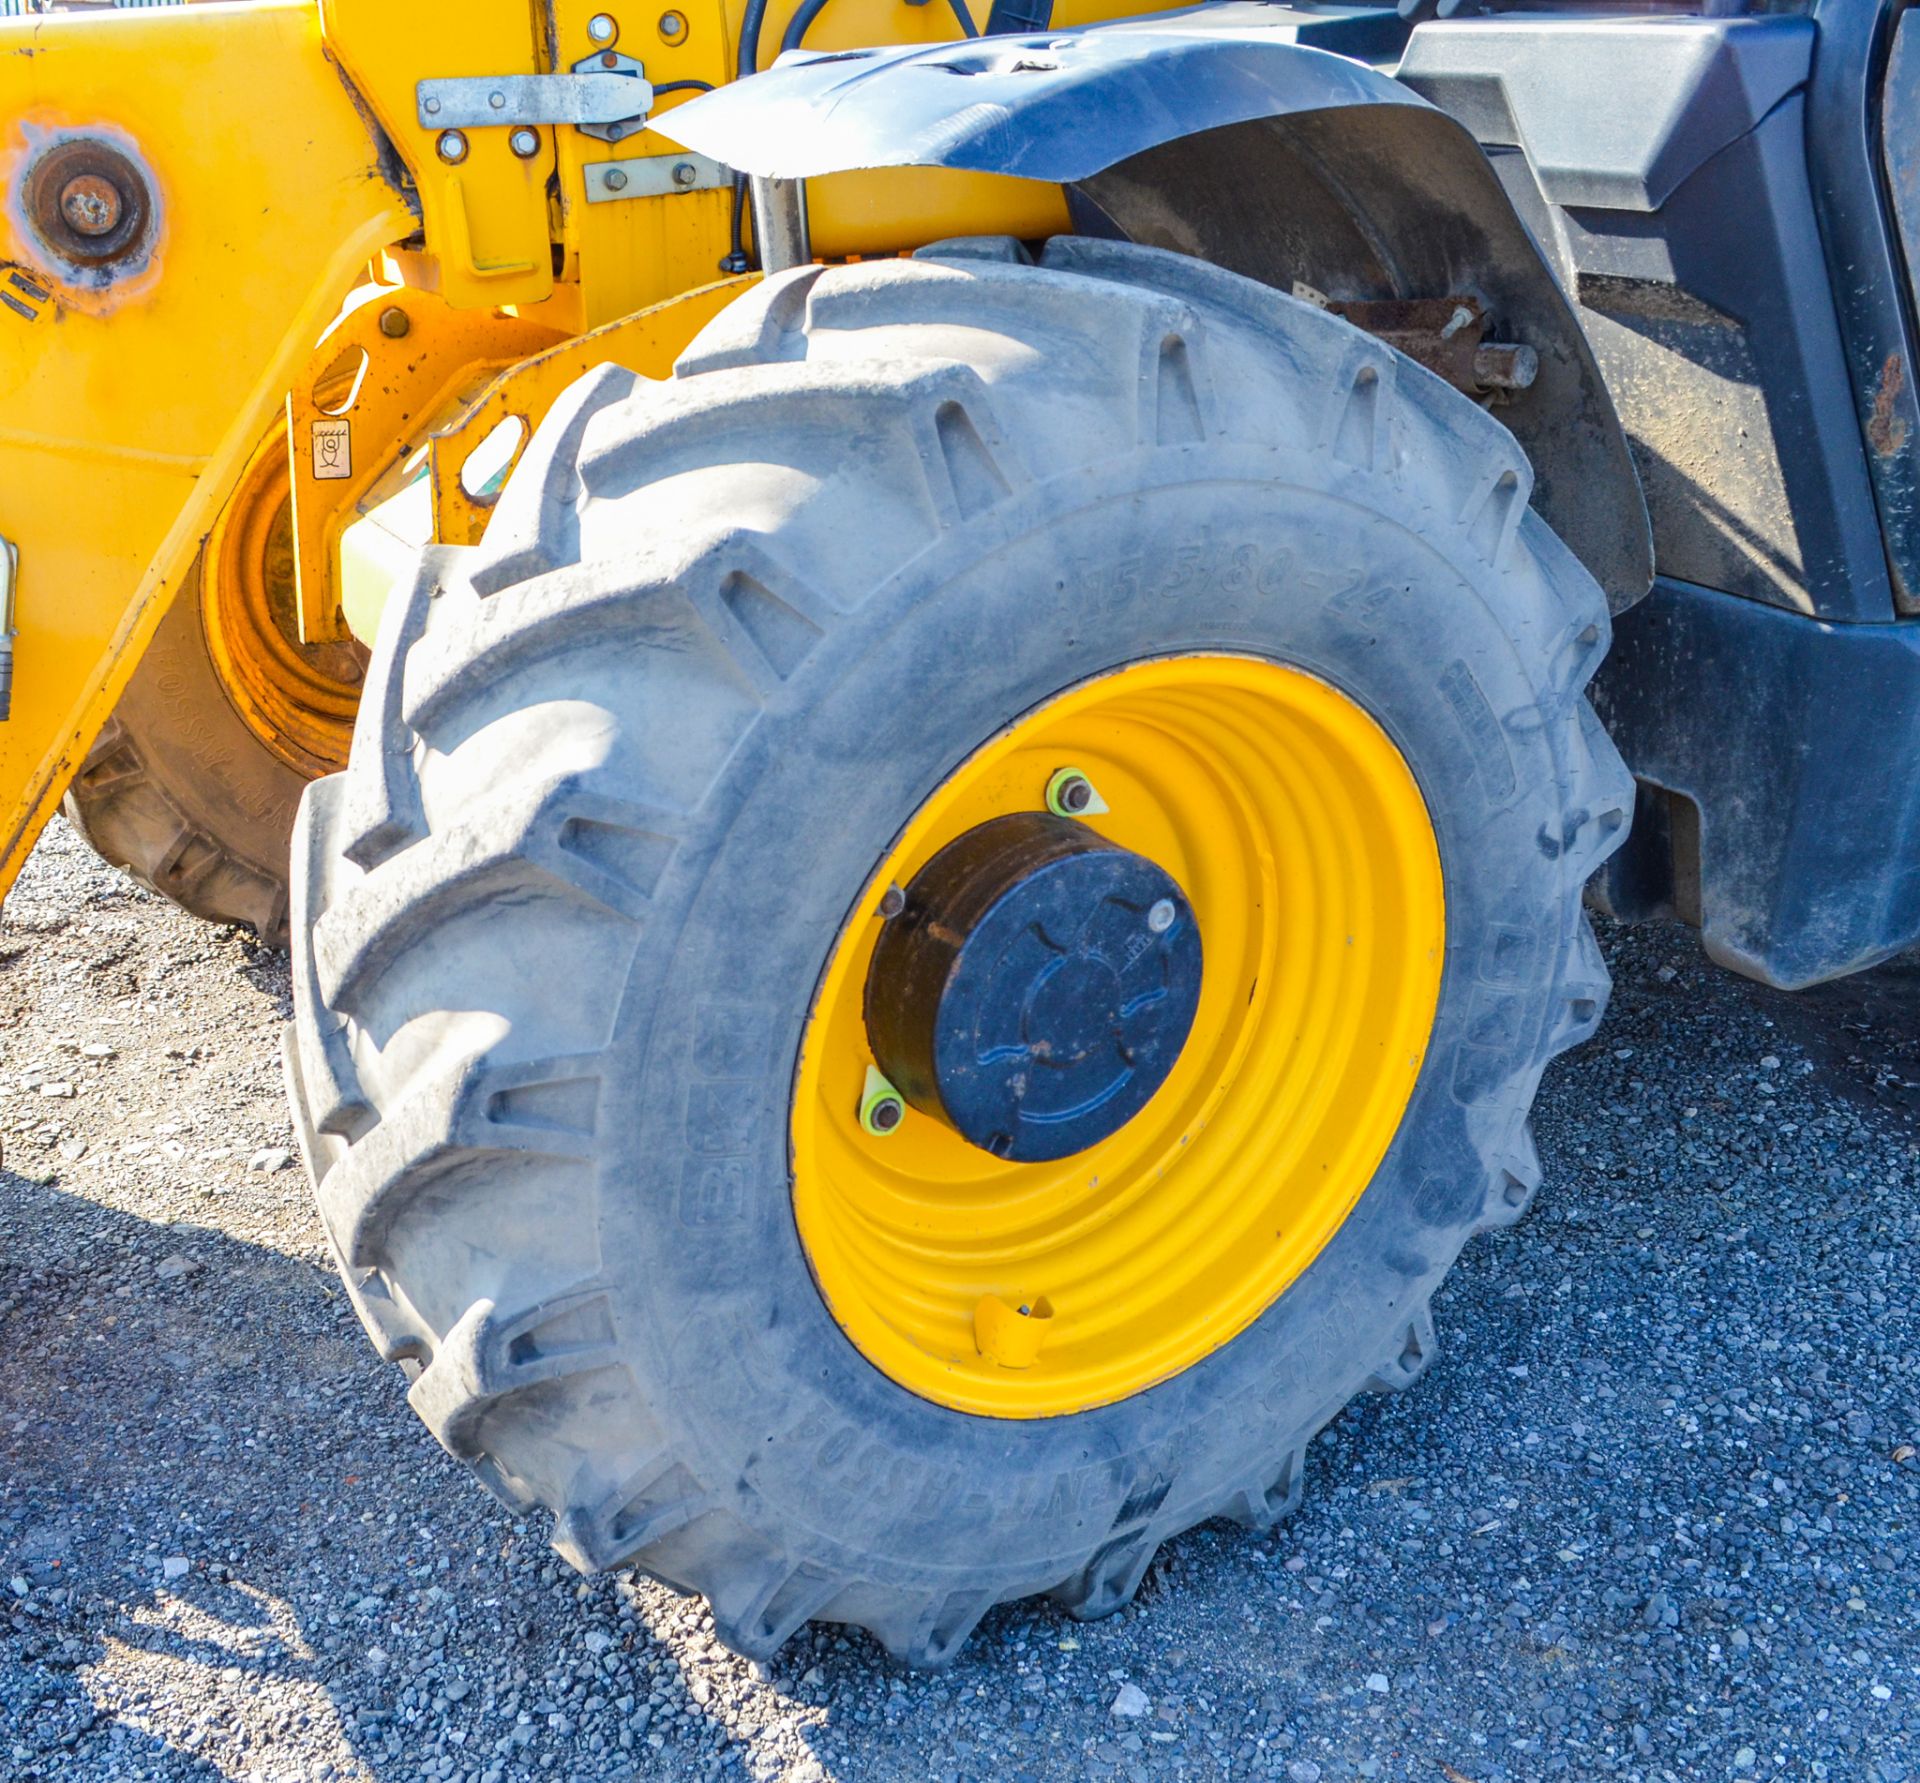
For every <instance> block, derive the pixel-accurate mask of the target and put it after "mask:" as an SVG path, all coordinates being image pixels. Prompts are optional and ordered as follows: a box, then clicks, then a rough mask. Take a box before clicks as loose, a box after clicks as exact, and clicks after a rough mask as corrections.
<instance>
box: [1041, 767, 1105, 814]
mask: <svg viewBox="0 0 1920 1783" xmlns="http://www.w3.org/2000/svg"><path fill="white" fill-rule="evenodd" d="M1106 808H1107V802H1106V800H1105V799H1103V798H1102V797H1101V796H1100V795H1099V793H1097V792H1096V791H1095V790H1094V786H1093V782H1092V781H1091V780H1089V779H1088V778H1087V777H1086V775H1085V774H1083V773H1081V771H1080V770H1079V769H1078V768H1056V769H1055V770H1054V773H1053V777H1052V778H1051V779H1050V780H1048V782H1047V809H1048V810H1049V811H1051V812H1052V813H1053V814H1054V816H1055V817H1098V816H1099V815H1100V813H1101V812H1103V811H1105V810H1106Z"/></svg>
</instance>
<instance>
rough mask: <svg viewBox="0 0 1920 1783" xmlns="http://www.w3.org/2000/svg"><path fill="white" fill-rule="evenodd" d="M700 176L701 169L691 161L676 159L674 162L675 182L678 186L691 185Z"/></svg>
mask: <svg viewBox="0 0 1920 1783" xmlns="http://www.w3.org/2000/svg"><path fill="white" fill-rule="evenodd" d="M699 177H700V169H699V168H697V167H695V166H694V164H693V163H692V162H691V161H676V162H674V164H673V183H674V184H675V185H676V186H690V185H692V184H693V182H694V181H695V180H697V179H698V178H699Z"/></svg>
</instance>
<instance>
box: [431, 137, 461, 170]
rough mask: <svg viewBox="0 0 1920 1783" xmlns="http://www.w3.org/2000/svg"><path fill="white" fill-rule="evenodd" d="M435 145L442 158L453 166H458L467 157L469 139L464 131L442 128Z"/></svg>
mask: <svg viewBox="0 0 1920 1783" xmlns="http://www.w3.org/2000/svg"><path fill="white" fill-rule="evenodd" d="M433 146H434V149H435V151H436V152H437V153H438V154H439V156H440V159H441V160H442V161H445V162H446V163H447V164H448V165H449V166H451V167H458V166H459V165H460V163H461V162H462V161H464V160H465V159H466V158H467V139H466V135H465V133H464V132H462V131H459V130H442V131H441V132H440V139H439V141H438V142H436V143H435V144H434V145H433Z"/></svg>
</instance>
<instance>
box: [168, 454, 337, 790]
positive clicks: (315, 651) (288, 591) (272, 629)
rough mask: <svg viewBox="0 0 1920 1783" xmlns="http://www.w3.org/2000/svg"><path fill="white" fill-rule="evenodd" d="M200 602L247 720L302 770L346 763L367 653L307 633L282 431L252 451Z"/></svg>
mask: <svg viewBox="0 0 1920 1783" xmlns="http://www.w3.org/2000/svg"><path fill="white" fill-rule="evenodd" d="M200 611H201V616H202V619H203V621H204V624H205V627H206V634H207V650H208V654H209V656H210V657H211V659H212V662H213V667H214V672H215V673H216V674H217V675H218V676H219V677H220V684H221V686H222V687H223V688H224V689H225V691H226V694H227V698H228V699H229V700H230V701H231V702H232V704H233V708H234V710H235V711H236V712H238V713H239V714H240V717H241V719H242V720H243V721H244V722H245V724H246V726H247V728H248V729H249V730H251V731H252V732H253V734H254V735H255V736H257V737H258V738H259V739H260V740H261V742H263V743H264V744H266V746H267V747H268V748H269V749H271V750H272V751H273V753H274V754H275V755H277V756H278V757H279V758H280V759H281V760H282V761H283V762H285V763H286V764H287V766H288V767H290V768H292V769H293V770H294V771H295V772H296V773H300V774H305V775H307V776H308V777H310V778H312V777H317V776H318V775H321V774H333V773H337V772H339V770H340V769H342V768H344V767H345V766H346V765H347V748H348V745H349V744H350V743H351V742H352V741H353V719H354V714H355V713H356V712H357V711H358V710H359V706H360V685H361V682H362V680H363V678H364V676H365V672H366V663H367V652H366V649H365V648H364V646H362V645H360V644H357V643H354V642H352V641H347V642H344V643H337V644H303V643H301V641H300V629H299V618H298V614H297V609H296V605H295V595H294V552H293V500H292V485H291V476H290V472H289V468H288V464H287V442H286V436H285V435H284V434H281V435H279V436H277V437H275V436H269V438H268V439H267V441H266V443H265V444H264V445H262V446H261V448H260V449H259V451H257V452H256V453H255V454H254V456H253V460H252V462H251V463H250V464H249V465H248V466H247V468H246V470H245V472H244V473H242V475H241V478H240V482H239V484H238V486H237V487H236V488H235V490H234V493H233V496H232V498H231V499H230V500H229V501H228V503H227V505H226V507H225V509H224V510H223V511H222V512H221V515H220V518H219V520H218V521H216V522H215V524H214V529H213V534H212V536H211V538H209V539H208V541H207V554H206V558H205V561H204V563H203V565H202V569H201V576H200Z"/></svg>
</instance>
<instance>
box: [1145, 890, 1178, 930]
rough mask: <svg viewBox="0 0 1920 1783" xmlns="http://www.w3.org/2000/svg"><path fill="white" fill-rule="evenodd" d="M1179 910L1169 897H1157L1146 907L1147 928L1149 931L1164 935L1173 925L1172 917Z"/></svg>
mask: <svg viewBox="0 0 1920 1783" xmlns="http://www.w3.org/2000/svg"><path fill="white" fill-rule="evenodd" d="M1177 915H1179V912H1178V911H1177V910H1175V909H1174V907H1173V900H1172V899H1171V898H1157V899H1155V901H1154V902H1153V903H1152V904H1151V905H1150V906H1149V907H1148V909H1147V928H1148V930H1149V932H1150V933H1152V934H1155V935H1164V934H1165V933H1166V932H1167V931H1168V930H1169V929H1170V928H1172V927H1173V919H1174V918H1175V917H1176V916H1177Z"/></svg>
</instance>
